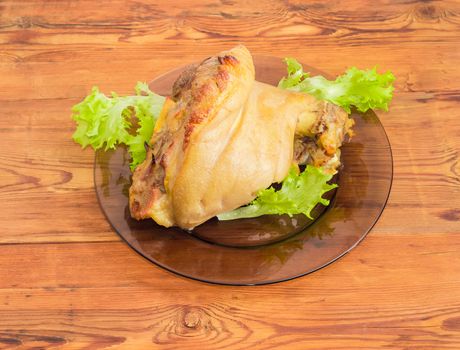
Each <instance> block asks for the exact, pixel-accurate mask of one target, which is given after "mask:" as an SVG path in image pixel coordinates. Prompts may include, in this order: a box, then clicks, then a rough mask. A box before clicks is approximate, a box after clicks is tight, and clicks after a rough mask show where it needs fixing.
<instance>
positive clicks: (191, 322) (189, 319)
mask: <svg viewBox="0 0 460 350" xmlns="http://www.w3.org/2000/svg"><path fill="white" fill-rule="evenodd" d="M200 318H201V317H200V312H199V311H196V310H189V311H186V312H185V314H184V325H185V327H187V328H196V327H197V326H198V325H199V324H200Z"/></svg>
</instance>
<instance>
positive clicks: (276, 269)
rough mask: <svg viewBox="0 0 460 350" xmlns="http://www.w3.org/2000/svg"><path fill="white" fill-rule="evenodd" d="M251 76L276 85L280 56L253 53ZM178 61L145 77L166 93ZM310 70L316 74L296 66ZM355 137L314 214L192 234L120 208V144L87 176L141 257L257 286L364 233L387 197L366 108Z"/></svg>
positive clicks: (299, 272) (386, 164)
mask: <svg viewBox="0 0 460 350" xmlns="http://www.w3.org/2000/svg"><path fill="white" fill-rule="evenodd" d="M254 62H255V66H256V79H257V80H259V81H262V82H266V83H270V84H272V85H276V84H277V83H278V81H279V80H280V79H281V77H283V76H284V75H285V72H286V68H285V64H284V63H283V61H282V59H280V58H275V57H265V56H255V57H254ZM184 68H185V67H181V68H178V69H175V70H173V71H171V72H168V73H166V74H164V75H162V76H160V77H158V78H157V79H155V80H154V81H152V82H151V84H150V87H151V89H152V90H153V91H155V92H156V93H159V94H162V95H169V94H170V91H171V87H172V84H173V82H174V81H175V79H176V78H177V77H178V75H179V74H180V72H182V71H183V69H184ZM304 69H305V71H309V72H310V73H311V74H312V75H316V74H321V75H324V76H326V75H325V74H324V73H322V72H320V71H318V70H316V69H315V68H313V67H309V66H307V65H304ZM353 118H354V119H355V121H356V125H355V127H354V130H355V133H356V136H354V137H353V139H352V140H351V141H350V142H348V143H345V144H344V145H343V147H342V163H343V166H342V168H341V170H340V172H339V174H338V175H337V176H336V178H335V181H337V182H338V184H339V187H338V188H337V189H336V190H334V191H331V192H329V193H328V196H329V198H330V199H331V203H330V205H329V206H328V207H327V208H325V207H323V206H318V207H317V208H315V210H314V215H313V217H314V220H308V219H307V218H306V217H305V216H303V215H296V216H293V217H292V218H290V217H289V216H286V215H283V216H276V215H274V216H262V217H259V218H254V219H241V220H233V221H222V222H220V221H218V220H217V219H216V218H214V219H211V220H209V221H207V222H206V223H204V224H202V225H200V226H198V227H197V228H195V229H194V230H193V231H192V232H189V231H184V230H181V229H179V228H165V227H161V226H158V225H156V224H155V222H154V221H153V220H143V221H136V220H134V219H132V218H131V216H130V214H129V208H128V190H129V186H130V183H131V182H130V181H131V179H130V177H131V173H130V170H129V157H128V154H127V152H126V150H125V149H123V148H121V147H120V148H118V149H117V150H115V151H111V152H102V151H100V152H97V153H96V160H95V165H94V182H95V188H96V193H97V197H98V199H99V203H100V206H101V208H102V211H103V212H104V214H105V216H106V217H107V220H108V221H109V222H110V224H111V225H112V227H113V228H114V230H115V231H116V232H117V233H118V234H119V235H120V236H121V237H122V238H123V239H124V240H125V241H126V242H127V243H128V244H129V245H130V246H131V247H132V248H133V249H134V250H135V251H136V252H138V253H139V254H141V255H142V256H143V257H145V258H146V259H148V260H149V261H151V262H153V263H155V264H156V265H158V266H161V267H163V268H165V269H167V270H169V271H171V272H174V273H176V274H179V275H181V276H185V277H189V278H193V279H196V280H200V281H205V282H210V283H219V284H229V285H259V284H268V283H274V282H280V281H285V280H289V279H292V278H296V277H299V276H303V275H306V274H308V273H311V272H313V271H316V270H318V269H320V268H322V267H324V266H326V265H328V264H330V263H332V262H333V261H335V260H337V259H338V258H340V257H341V256H343V255H344V254H346V253H347V252H349V251H350V250H351V249H353V248H354V247H355V246H356V245H357V244H358V243H359V242H360V241H361V240H362V239H363V238H364V237H365V236H366V234H367V233H368V232H369V231H370V229H371V228H372V227H373V226H374V224H375V223H376V221H377V220H378V218H379V216H380V214H381V213H382V211H383V209H384V207H385V204H386V202H387V199H388V196H389V193H390V188H391V182H392V177H393V163H392V155H391V148H390V144H389V141H388V138H387V135H386V134H385V130H384V129H383V126H382V124H381V123H380V121H379V119H378V117H377V115H376V114H375V113H374V112H373V111H369V112H367V113H365V114H358V113H354V114H353Z"/></svg>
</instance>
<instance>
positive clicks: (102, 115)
mask: <svg viewBox="0 0 460 350" xmlns="http://www.w3.org/2000/svg"><path fill="white" fill-rule="evenodd" d="M135 90H136V94H135V95H133V96H118V95H116V94H115V93H112V96H111V97H108V96H106V95H105V94H103V93H102V92H100V91H99V89H98V88H97V87H93V89H92V91H91V94H90V95H88V96H87V97H86V98H85V99H84V100H83V101H82V102H80V103H78V104H77V105H75V106H74V107H73V108H72V112H73V114H72V118H73V120H74V121H75V122H76V123H77V129H76V131H75V133H74V134H73V139H74V141H75V142H77V143H79V144H80V145H81V146H82V147H83V148H85V147H87V146H91V147H92V148H93V149H94V150H98V149H101V148H103V149H104V150H106V151H107V150H109V149H114V148H115V147H116V146H117V145H119V144H125V145H126V146H127V148H128V152H129V154H130V156H131V170H133V169H134V168H135V167H136V166H137V165H138V164H140V163H142V161H143V160H144V159H145V156H146V150H145V143H148V142H149V140H150V138H151V136H152V133H153V127H154V125H155V121H156V119H157V118H158V115H159V113H160V111H161V108H162V106H163V103H164V100H165V98H164V97H163V96H160V95H157V94H155V93H153V92H152V91H150V89H149V87H148V85H147V84H146V83H140V82H139V83H137V85H136V89H135ZM135 118H137V121H136V120H135ZM133 125H136V126H137V127H136V128H135V130H134V131H133V130H131V129H132V128H133Z"/></svg>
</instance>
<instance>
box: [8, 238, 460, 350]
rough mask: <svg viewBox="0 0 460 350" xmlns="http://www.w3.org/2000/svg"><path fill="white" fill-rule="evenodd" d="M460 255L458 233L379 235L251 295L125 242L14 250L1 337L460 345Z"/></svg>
mask: <svg viewBox="0 0 460 350" xmlns="http://www.w3.org/2000/svg"><path fill="white" fill-rule="evenodd" d="M418 242H423V243H418ZM459 248H460V239H459V237H458V235H455V234H450V235H449V234H445V235H443V236H442V238H441V239H440V237H439V235H437V234H433V235H427V234H420V235H419V238H418V240H417V242H415V241H414V239H413V235H411V234H406V235H399V236H398V239H397V240H388V239H387V238H386V237H379V236H377V235H373V234H371V235H370V236H369V237H368V239H366V240H365V241H364V242H363V243H362V245H360V246H359V247H358V248H356V250H355V251H353V252H352V253H350V254H349V255H347V256H346V257H345V258H343V259H342V260H340V261H339V262H337V263H335V264H334V265H333V266H330V267H328V268H325V269H323V270H321V271H319V272H317V273H315V274H312V275H309V276H307V277H303V278H301V279H298V280H293V281H290V282H287V283H282V284H278V285H271V286H262V287H249V288H248V287H222V286H215V285H207V284H203V283H200V282H194V281H191V280H186V279H181V278H178V277H176V276H173V275H172V274H170V273H167V272H164V271H163V270H160V269H159V268H158V267H155V266H154V265H151V264H150V263H148V262H147V261H145V260H144V259H142V258H140V257H139V256H137V255H136V254H135V253H133V252H132V251H130V250H129V248H127V247H126V246H125V245H124V244H122V243H115V242H114V243H103V242H102V243H98V244H84V243H74V244H64V245H63V244H39V245H37V244H29V245H6V246H2V252H3V254H2V255H1V256H0V275H2V276H6V277H7V278H5V279H3V280H2V281H0V304H1V305H2V307H1V309H0V329H5V330H8V331H3V332H2V338H5V339H9V340H8V341H9V342H10V343H13V342H23V344H25V345H29V344H35V343H36V342H40V341H41V342H43V343H44V344H45V345H46V346H49V347H51V346H52V345H53V344H54V343H59V344H68V346H70V348H79V347H80V348H81V347H82V346H83V344H86V345H87V346H93V347H95V348H97V347H98V346H100V347H101V348H103V347H106V346H109V345H113V344H122V345H123V346H125V347H128V346H135V345H137V346H140V344H145V343H146V342H149V343H151V342H153V343H154V344H155V343H158V344H159V345H160V344H161V345H163V346H165V347H166V348H168V349H175V348H180V347H182V346H184V347H185V346H187V347H191V348H194V347H195V346H196V347H198V346H200V344H206V346H207V348H210V349H214V348H219V347H226V346H231V345H234V346H235V348H241V349H244V348H247V347H254V348H256V349H265V348H269V347H270V346H275V347H276V346H279V347H281V348H282V347H283V346H285V347H289V348H291V347H292V348H296V349H297V348H298V349H330V348H331V347H334V348H335V344H341V346H342V348H356V347H358V346H359V347H362V348H366V349H368V348H370V349H372V348H379V347H390V348H395V349H403V348H404V347H405V346H408V344H417V346H420V347H425V348H436V349H450V348H452V349H453V348H455V344H457V345H458V343H459V342H460V335H459V334H458V319H459V317H460V304H459V300H458V294H455V293H451V291H452V290H453V289H456V288H457V286H458V283H459V282H460V279H459V276H460V274H459V273H460V269H459V267H460V264H459V263H460V260H459V256H458V250H459ZM446 259H449V260H450V261H451V265H447V264H444V261H446ZM25 261H27V262H28V264H24V262H25ZM29 264H33V266H34V267H35V268H34V269H30V268H29V266H30V265H29ZM415 270H416V271H417V272H418V273H419V275H418V276H417V278H416V279H415V278H412V279H408V278H407V275H408V274H410V273H412V272H413V271H415ZM454 276H455V277H454ZM196 290H199V291H200V293H196ZM427 290H429V291H430V293H429V294H427ZM357 294H359V298H356V295H357ZM262 296H263V297H262ZM286 310H289V312H286ZM262 334H263V337H262V338H261V335H262ZM339 348H340V347H339Z"/></svg>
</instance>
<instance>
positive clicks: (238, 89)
mask: <svg viewBox="0 0 460 350" xmlns="http://www.w3.org/2000/svg"><path fill="white" fill-rule="evenodd" d="M286 63H287V65H288V75H287V76H286V77H285V78H283V79H282V80H281V81H280V84H279V86H278V87H275V86H271V85H268V84H264V83H261V82H258V81H256V80H255V68H254V63H253V60H252V56H251V54H250V52H249V51H248V50H247V49H246V48H245V47H244V46H242V45H240V46H237V47H235V48H233V49H231V50H229V51H223V52H221V53H219V54H218V55H216V56H212V57H209V58H207V59H205V60H204V61H203V62H201V63H200V64H198V65H193V66H190V67H188V69H186V70H185V71H184V72H183V73H182V74H181V75H180V77H179V78H178V79H177V80H176V82H175V83H174V86H173V89H172V94H171V96H168V97H166V98H164V97H162V96H159V95H156V94H155V93H153V92H151V91H150V90H149V88H148V86H147V85H146V84H138V87H137V89H136V95H135V96H127V97H118V96H117V95H112V97H111V98H110V97H107V96H105V95H103V94H101V93H100V92H99V91H98V90H97V89H93V91H92V94H91V95H90V96H88V97H87V98H86V99H85V100H84V101H83V102H82V103H80V104H78V105H76V106H75V107H74V119H75V120H76V121H77V123H78V127H77V131H76V132H75V134H74V139H75V141H77V142H79V143H80V144H82V146H86V145H91V146H93V148H95V149H98V148H101V147H105V148H106V149H109V148H113V147H114V146H115V145H116V144H118V143H123V144H125V145H126V146H127V147H128V151H129V152H130V154H131V157H132V159H133V161H132V169H133V177H132V185H131V188H130V191H129V207H130V212H131V215H132V216H133V217H134V218H135V219H139V220H140V219H147V218H152V219H153V220H155V221H156V222H157V223H158V224H160V225H163V226H166V227H170V226H179V227H181V228H184V229H193V228H194V227H195V226H197V225H199V224H201V223H203V222H205V221H206V220H208V219H210V218H212V217H214V216H217V217H218V218H219V219H220V220H229V219H237V218H244V217H255V216H260V215H265V214H289V215H293V214H301V213H302V214H305V215H307V216H309V215H310V212H311V210H312V209H313V208H314V207H315V206H316V205H317V204H318V203H321V204H323V205H327V204H328V201H327V200H326V199H324V198H322V196H323V194H324V193H325V192H327V191H329V190H331V189H332V188H334V187H336V185H334V184H330V183H329V181H330V180H331V178H332V176H333V174H335V173H336V172H337V171H338V168H339V165H340V147H341V146H342V144H343V142H344V140H345V139H346V138H347V137H351V136H352V135H353V131H352V126H353V123H354V122H353V119H351V118H350V117H349V112H350V108H351V107H352V106H354V107H356V108H357V109H358V110H360V111H366V110H367V109H369V108H381V109H387V108H388V103H389V101H390V100H391V97H392V90H393V87H392V85H391V84H392V81H393V80H394V77H393V75H392V74H391V73H389V72H387V73H385V74H378V73H377V72H376V70H375V69H373V70H367V71H362V70H359V69H356V68H351V69H349V70H348V71H347V72H346V73H345V74H344V75H343V76H340V77H338V78H337V79H336V80H335V81H329V80H327V79H325V78H324V77H321V76H315V77H310V76H309V75H308V73H304V72H303V69H302V66H301V65H300V64H299V63H298V62H297V61H296V60H294V59H286ZM133 113H134V115H135V116H136V117H137V119H138V121H137V123H134V122H133V118H132V115H133ZM136 124H137V128H136V127H135V125H136ZM133 129H135V130H133ZM144 144H145V146H146V147H144ZM274 183H279V184H280V188H279V189H278V190H276V189H275V188H274V187H273V186H272V184H274Z"/></svg>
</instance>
